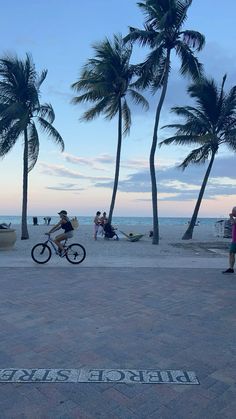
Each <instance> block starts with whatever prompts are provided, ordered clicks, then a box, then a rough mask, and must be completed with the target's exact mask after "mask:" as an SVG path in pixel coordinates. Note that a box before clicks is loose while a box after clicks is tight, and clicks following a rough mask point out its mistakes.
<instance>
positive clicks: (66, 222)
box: [46, 210, 74, 257]
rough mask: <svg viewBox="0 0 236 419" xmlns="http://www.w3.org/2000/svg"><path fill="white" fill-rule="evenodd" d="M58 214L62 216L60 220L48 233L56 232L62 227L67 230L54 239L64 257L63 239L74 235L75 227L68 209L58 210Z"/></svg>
mask: <svg viewBox="0 0 236 419" xmlns="http://www.w3.org/2000/svg"><path fill="white" fill-rule="evenodd" d="M58 214H59V216H60V221H59V222H58V223H57V224H56V225H55V226H54V227H53V228H51V230H50V231H49V232H48V233H46V234H51V233H54V231H57V230H60V228H62V229H63V230H65V232H64V233H62V234H59V235H58V236H56V237H55V239H54V240H53V241H54V243H55V244H56V245H57V246H58V253H59V254H60V256H61V257H63V256H65V251H64V248H63V245H62V244H61V241H62V240H66V239H69V238H71V237H73V230H74V229H73V227H72V224H71V222H70V219H69V218H68V217H67V211H65V210H61V211H60V212H58Z"/></svg>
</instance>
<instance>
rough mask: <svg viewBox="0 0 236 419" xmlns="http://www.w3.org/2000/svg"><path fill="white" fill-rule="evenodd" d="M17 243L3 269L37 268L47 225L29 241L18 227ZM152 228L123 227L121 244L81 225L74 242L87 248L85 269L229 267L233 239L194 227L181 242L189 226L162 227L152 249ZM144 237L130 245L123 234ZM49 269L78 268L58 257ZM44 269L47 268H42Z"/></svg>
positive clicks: (0, 256)
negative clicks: (34, 251)
mask: <svg viewBox="0 0 236 419" xmlns="http://www.w3.org/2000/svg"><path fill="white" fill-rule="evenodd" d="M13 228H14V229H15V230H16V234H17V241H16V243H15V246H14V249H12V250H7V251H6V250H5V251H3V250H2V251H0V266H1V267H13V266H15V267H38V268H39V265H37V264H35V263H34V262H33V260H32V259H31V255H30V252H31V248H32V247H33V246H34V245H35V244H36V243H38V242H43V241H45V240H46V236H45V235H44V233H45V232H46V231H48V228H47V227H46V226H45V225H38V226H33V225H29V227H28V228H29V235H30V239H29V240H20V225H15V226H13ZM151 229H152V227H151V226H150V225H146V226H144V225H142V226H140V225H139V226H138V225H137V226H132V227H130V226H126V225H120V226H119V228H118V230H117V232H118V235H119V238H120V240H119V241H115V240H104V239H103V238H102V237H101V236H98V240H97V241H95V240H94V239H93V225H91V226H87V225H81V226H80V227H79V229H78V230H76V231H75V233H74V237H73V239H71V242H72V241H73V242H79V243H81V244H83V246H84V247H85V248H86V252H87V257H86V259H85V261H84V262H83V263H82V264H81V266H84V267H96V266H97V267H170V268H171V267H172V268H175V267H186V268H203V267H206V268H219V269H221V268H222V269H223V268H225V267H227V254H228V246H229V243H230V239H225V238H218V237H216V235H215V231H214V224H212V226H210V225H209V226H206V225H199V226H196V227H195V231H194V238H193V239H192V240H187V241H183V240H181V237H182V234H183V233H184V231H185V229H186V225H175V226H163V228H161V229H160V244H159V245H157V246H154V245H152V239H151V238H150V237H149V231H150V230H151ZM120 230H121V231H124V232H126V233H130V232H132V233H142V234H144V236H143V237H142V239H141V240H140V241H138V242H134V243H131V242H129V241H128V240H127V239H126V238H125V237H124V236H123V235H122V234H121V233H120ZM46 266H47V267H55V266H57V267H58V266H63V267H68V268H76V269H78V267H74V266H73V265H71V264H69V263H68V262H67V261H66V260H64V259H60V258H59V257H58V256H56V255H54V254H53V256H52V258H51V260H50V261H49V262H48V263H47V264H46ZM40 267H41V268H42V269H43V267H44V266H42V265H41V266H40Z"/></svg>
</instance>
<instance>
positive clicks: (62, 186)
mask: <svg viewBox="0 0 236 419" xmlns="http://www.w3.org/2000/svg"><path fill="white" fill-rule="evenodd" d="M46 189H51V190H54V191H68V192H71V191H84V188H78V187H77V185H76V184H75V183H59V184H58V185H57V186H46Z"/></svg>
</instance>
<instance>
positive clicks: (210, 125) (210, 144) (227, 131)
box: [160, 76, 236, 240]
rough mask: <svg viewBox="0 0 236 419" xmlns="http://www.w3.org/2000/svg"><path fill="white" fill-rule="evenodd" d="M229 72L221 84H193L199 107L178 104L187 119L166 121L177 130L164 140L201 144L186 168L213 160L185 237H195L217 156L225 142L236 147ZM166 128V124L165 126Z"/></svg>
mask: <svg viewBox="0 0 236 419" xmlns="http://www.w3.org/2000/svg"><path fill="white" fill-rule="evenodd" d="M225 80H226V76H224V77H223V81H222V84H221V86H220V88H218V87H217V84H216V82H215V81H214V80H213V79H207V78H203V79H202V80H201V81H199V82H197V83H194V84H192V85H191V86H190V87H189V88H188V93H189V95H190V97H191V98H193V99H194V100H195V102H196V107H193V106H185V107H174V108H172V111H173V112H174V113H175V114H176V115H178V116H180V117H182V118H184V122H183V123H179V124H172V125H166V127H168V128H175V129H176V130H177V131H176V133H175V135H174V136H173V137H170V138H167V139H166V140H164V141H162V142H161V143H160V145H162V144H166V145H169V144H179V145H190V146H191V145H192V144H198V145H199V147H198V148H196V149H194V150H192V151H191V152H190V153H189V154H188V156H187V157H186V158H185V159H184V161H183V162H182V163H181V165H180V167H182V168H183V169H185V168H186V167H188V166H189V165H190V164H202V163H205V162H206V161H209V164H208V167H207V170H206V173H205V176H204V179H203V182H202V185H201V188H200V192H199V195H198V199H197V202H196V205H195V208H194V212H193V215H192V218H191V221H190V223H189V226H188V228H187V230H186V232H185V234H184V235H183V237H182V239H183V240H188V239H191V238H192V236H193V230H194V226H195V223H196V220H197V217H198V212H199V209H200V205H201V202H202V198H203V195H204V191H205V188H206V185H207V181H208V179H209V176H210V173H211V169H212V166H213V163H214V160H215V157H216V155H217V153H218V151H219V147H220V146H221V145H226V146H228V147H229V148H230V149H231V150H233V151H234V152H235V151H236V86H234V87H233V88H232V89H231V90H230V91H229V92H228V93H225V91H224V84H225ZM163 128H164V127H163Z"/></svg>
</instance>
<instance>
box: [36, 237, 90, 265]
mask: <svg viewBox="0 0 236 419" xmlns="http://www.w3.org/2000/svg"><path fill="white" fill-rule="evenodd" d="M66 242H67V239H66V240H65V241H64V244H63V247H64V251H65V254H64V255H63V256H62V257H64V256H65V257H66V259H67V260H68V262H70V263H73V264H74V265H78V264H79V263H82V262H83V260H84V259H85V258H86V250H85V248H84V246H82V244H79V243H72V244H70V245H69V246H66ZM49 244H50V245H51V247H52V249H53V250H54V251H55V254H56V255H58V256H60V253H59V252H58V249H57V246H56V245H55V243H54V242H53V240H52V239H51V237H50V234H48V239H47V240H46V241H45V242H44V243H37V244H36V245H35V246H34V247H33V248H32V250H31V257H32V259H33V261H34V262H36V263H39V264H44V263H47V262H48V261H49V260H50V259H51V256H52V249H51V247H50V246H49Z"/></svg>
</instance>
